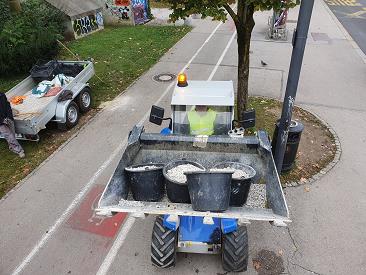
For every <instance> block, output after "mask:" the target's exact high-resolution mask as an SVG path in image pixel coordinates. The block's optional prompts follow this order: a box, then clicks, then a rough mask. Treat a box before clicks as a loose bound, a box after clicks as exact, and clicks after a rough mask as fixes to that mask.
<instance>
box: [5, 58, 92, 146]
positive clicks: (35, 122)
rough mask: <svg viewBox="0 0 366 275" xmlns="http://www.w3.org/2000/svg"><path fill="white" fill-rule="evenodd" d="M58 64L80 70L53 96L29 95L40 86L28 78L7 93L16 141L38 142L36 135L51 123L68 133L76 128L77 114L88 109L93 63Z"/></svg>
mask: <svg viewBox="0 0 366 275" xmlns="http://www.w3.org/2000/svg"><path fill="white" fill-rule="evenodd" d="M58 64H60V65H63V66H75V65H76V66H80V67H81V70H80V72H79V73H77V75H75V77H68V79H69V81H68V82H65V83H63V85H59V87H58V91H57V93H56V94H54V95H50V96H42V97H39V96H36V95H35V94H34V92H32V91H33V90H34V89H35V88H36V87H37V85H39V83H38V81H37V80H35V79H34V78H32V76H28V77H27V78H26V79H24V80H23V81H22V82H20V83H19V84H18V85H16V86H15V87H14V88H12V89H11V90H9V91H8V92H7V93H6V97H7V98H8V100H9V101H10V103H11V107H12V110H13V115H14V122H15V132H16V137H17V138H18V139H25V140H32V141H38V140H39V135H38V133H39V131H41V130H42V129H45V128H46V124H47V123H48V122H50V121H54V122H56V123H57V124H58V126H59V128H61V129H70V128H72V127H74V126H75V125H77V123H78V121H79V117H80V113H85V112H87V111H88V110H89V109H90V108H91V103H92V97H91V88H90V86H89V83H88V82H89V80H90V79H91V78H92V77H93V75H94V74H95V71H94V66H93V63H92V62H90V61H58ZM66 77H67V76H66ZM41 83H42V82H41ZM14 99H15V100H17V101H18V102H15V101H14Z"/></svg>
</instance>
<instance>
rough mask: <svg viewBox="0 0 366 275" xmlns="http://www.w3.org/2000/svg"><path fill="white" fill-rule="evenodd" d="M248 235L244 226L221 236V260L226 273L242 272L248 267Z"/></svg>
mask: <svg viewBox="0 0 366 275" xmlns="http://www.w3.org/2000/svg"><path fill="white" fill-rule="evenodd" d="M248 255H249V251H248V233H247V228H246V226H240V227H238V229H237V230H236V231H234V232H231V233H228V234H225V235H223V236H222V251H221V260H222V267H223V268H224V270H226V271H229V272H230V271H231V272H242V271H246V270H247V267H248Z"/></svg>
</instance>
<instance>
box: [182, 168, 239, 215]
mask: <svg viewBox="0 0 366 275" xmlns="http://www.w3.org/2000/svg"><path fill="white" fill-rule="evenodd" d="M184 174H185V175H186V176H187V184H188V190H189V195H190V197H191V202H192V208H193V210H195V211H212V212H222V211H225V210H226V209H228V207H229V201H230V183H231V176H232V172H208V171H202V172H201V171H197V172H186V173H184Z"/></svg>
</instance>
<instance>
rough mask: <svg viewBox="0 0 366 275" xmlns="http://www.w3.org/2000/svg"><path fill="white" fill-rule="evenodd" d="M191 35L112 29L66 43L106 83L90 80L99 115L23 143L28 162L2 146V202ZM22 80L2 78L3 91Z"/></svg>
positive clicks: (179, 30) (167, 29) (64, 55)
mask: <svg viewBox="0 0 366 275" xmlns="http://www.w3.org/2000/svg"><path fill="white" fill-rule="evenodd" d="M189 31H190V28H188V27H173V26H157V27H151V26H136V27H133V26H126V27H111V28H106V29H105V30H103V31H101V32H98V33H95V34H93V35H90V36H88V37H85V38H83V39H80V40H77V41H72V42H69V43H67V44H66V45H67V47H68V48H70V49H71V51H72V52H74V53H76V54H78V55H79V56H80V58H81V59H86V58H89V57H91V58H93V59H94V60H95V70H96V73H97V75H98V76H99V77H100V78H101V79H102V81H103V82H102V81H100V80H99V79H98V78H97V77H94V78H93V79H92V80H91V86H92V90H93V97H94V107H95V109H94V110H91V111H90V112H89V113H88V114H87V115H84V116H82V118H81V121H80V122H79V125H78V126H77V127H76V128H74V129H72V130H70V131H68V132H64V133H63V132H60V131H58V130H57V129H52V128H51V129H47V130H44V131H41V133H40V136H41V141H40V142H39V143H34V142H21V144H22V146H23V147H24V149H25V152H26V158H25V159H19V158H18V156H17V155H15V154H13V153H11V152H10V151H8V148H7V143H6V142H5V141H4V140H0V156H1V157H0V167H1V168H0V197H2V196H4V195H5V194H6V192H7V191H9V190H10V189H11V188H12V187H14V186H15V185H16V184H17V182H19V180H21V179H23V178H24V177H25V176H26V175H28V174H29V173H30V172H31V171H32V170H33V169H34V168H36V167H37V166H38V165H39V164H41V163H42V162H43V161H44V160H45V159H46V158H47V157H48V156H49V155H51V154H52V153H53V152H54V151H55V150H56V149H57V148H58V147H59V146H60V145H61V144H62V143H64V142H65V141H66V140H67V139H68V138H69V137H70V136H72V135H73V134H74V133H75V132H76V131H77V130H78V129H79V128H80V127H81V126H82V125H83V124H85V122H86V121H87V120H88V119H90V118H91V117H92V116H93V115H94V114H95V113H96V112H97V109H96V107H98V106H99V104H100V103H102V102H105V101H110V100H112V99H113V98H114V97H115V96H117V95H118V94H120V93H121V92H122V91H123V90H125V89H126V88H127V87H128V86H129V85H130V84H131V83H132V82H133V81H134V80H135V79H136V78H138V77H139V76H140V75H141V74H143V73H144V72H145V71H146V70H148V69H149V68H150V67H152V66H153V65H154V64H155V63H156V62H157V61H158V60H159V59H160V58H161V57H162V55H163V54H164V53H165V52H166V51H167V50H168V49H170V48H171V47H172V46H173V45H174V44H175V43H176V42H177V41H179V40H180V39H181V38H182V37H183V36H184V35H185V34H186V33H187V32H189ZM59 59H63V60H75V57H73V56H72V55H71V54H70V53H68V52H67V51H62V52H61V53H60V56H59ZM24 77H25V76H24V75H20V76H14V77H12V78H7V79H4V78H0V91H1V92H6V91H7V90H9V89H10V88H11V87H13V86H14V85H15V84H17V83H18V82H19V81H20V80H22V79H23V78H24ZM51 126H52V125H51Z"/></svg>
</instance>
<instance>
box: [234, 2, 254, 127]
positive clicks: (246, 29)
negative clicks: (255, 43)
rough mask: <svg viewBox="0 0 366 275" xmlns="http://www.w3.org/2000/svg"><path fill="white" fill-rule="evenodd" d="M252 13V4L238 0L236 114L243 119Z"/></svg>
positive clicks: (252, 23) (245, 102)
mask: <svg viewBox="0 0 366 275" xmlns="http://www.w3.org/2000/svg"><path fill="white" fill-rule="evenodd" d="M253 14H254V6H253V4H250V5H247V4H245V2H244V0H239V1H238V22H237V24H236V30H237V42H238V87H237V88H238V90H237V115H238V118H239V120H243V112H244V111H245V110H246V109H247V107H248V81H249V53H250V52H249V51H250V39H251V36H252V30H253V28H254V25H255V23H254V19H253Z"/></svg>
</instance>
